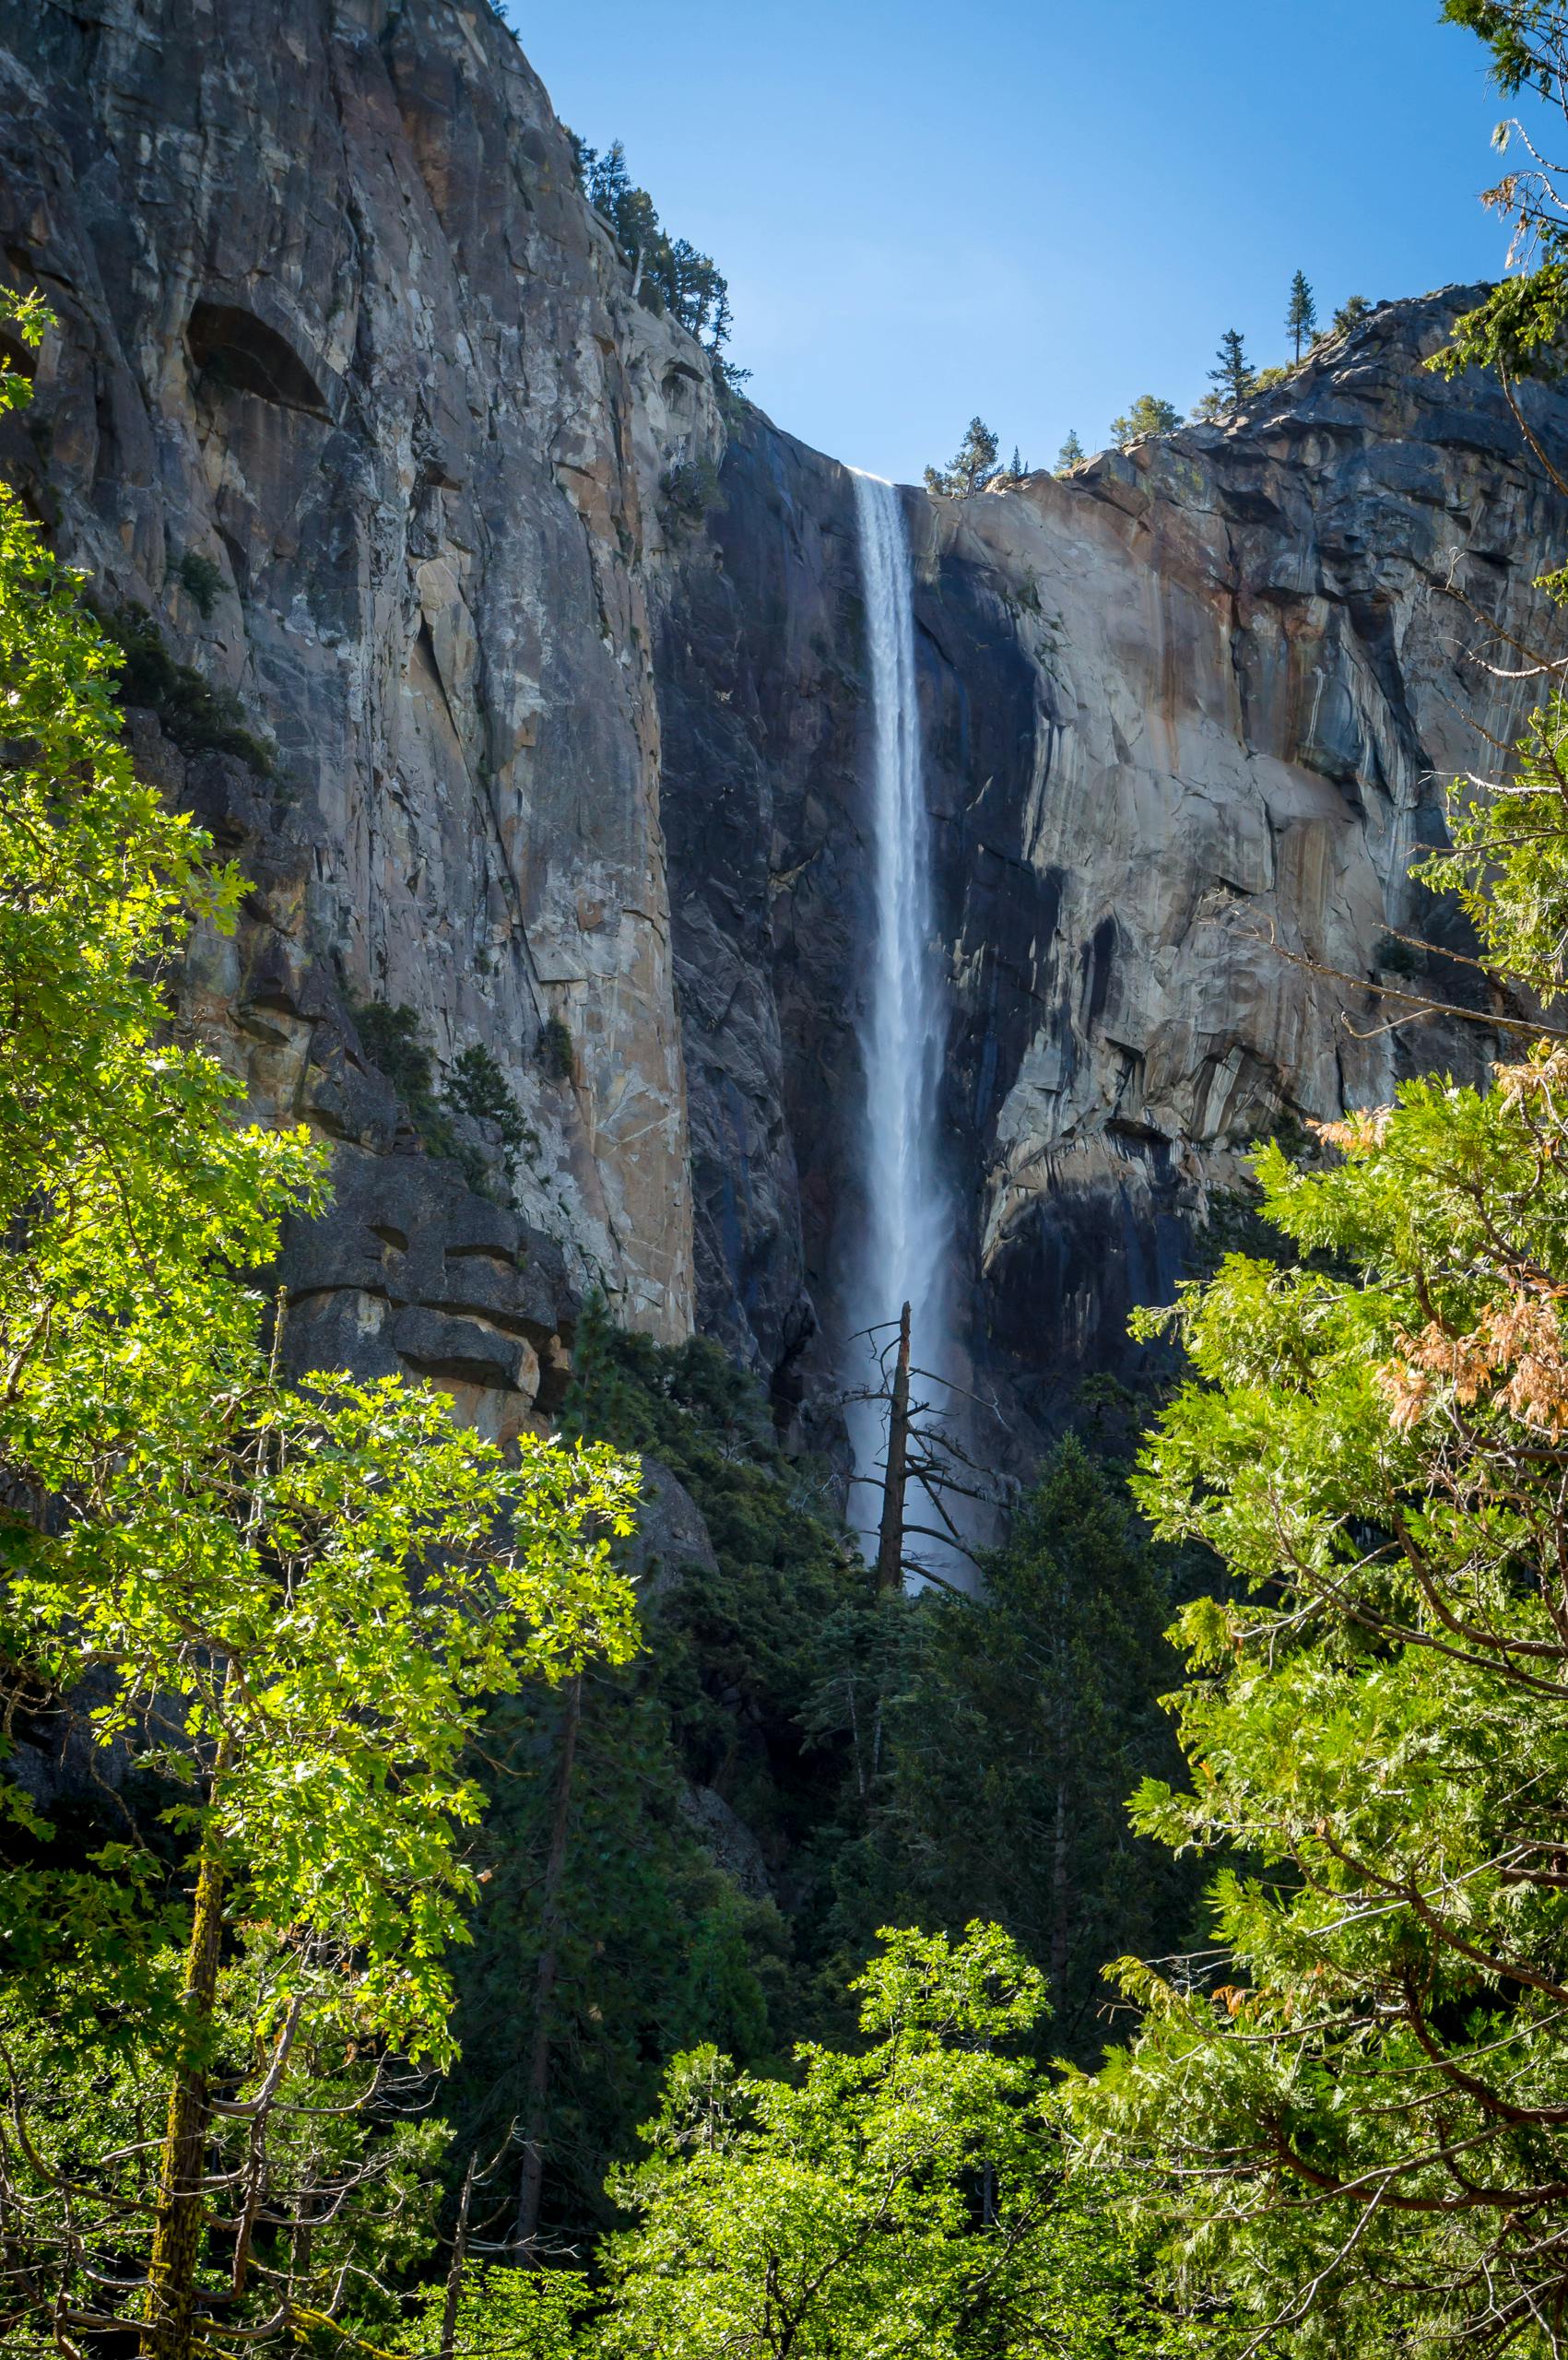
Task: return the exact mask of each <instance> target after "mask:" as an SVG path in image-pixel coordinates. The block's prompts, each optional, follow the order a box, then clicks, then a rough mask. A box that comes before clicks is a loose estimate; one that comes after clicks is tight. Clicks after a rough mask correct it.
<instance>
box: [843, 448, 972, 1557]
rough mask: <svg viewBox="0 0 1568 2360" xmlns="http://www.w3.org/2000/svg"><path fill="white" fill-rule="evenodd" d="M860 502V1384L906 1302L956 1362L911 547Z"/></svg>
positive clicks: (939, 1359)
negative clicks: (864, 778) (866, 740)
mask: <svg viewBox="0 0 1568 2360" xmlns="http://www.w3.org/2000/svg"><path fill="white" fill-rule="evenodd" d="M855 513H856V520H857V523H858V525H859V528H860V576H861V584H862V588H863V592H864V596H865V601H866V638H867V652H868V655H869V662H870V674H871V703H872V728H871V744H872V756H871V759H872V765H873V769H872V779H871V825H872V832H873V842H872V880H873V893H874V902H875V912H876V940H875V942H874V944H873V945H872V946H871V968H870V977H869V983H870V988H869V991H868V993H867V997H866V1001H865V1006H864V1011H863V1015H862V1020H861V1034H860V1046H861V1056H862V1060H863V1063H864V1066H865V1070H866V1105H865V1112H864V1118H863V1119H864V1125H865V1128H864V1135H863V1136H864V1141H865V1149H864V1161H863V1171H864V1175H865V1187H866V1230H865V1235H864V1237H863V1239H862V1240H861V1244H860V1250H859V1253H858V1255H857V1257H856V1262H855V1280H854V1282H853V1283H852V1284H851V1285H850V1286H849V1287H848V1289H847V1290H846V1292H847V1297H848V1309H849V1313H850V1325H851V1327H853V1328H856V1329H866V1328H874V1329H876V1330H877V1331H878V1332H877V1333H876V1335H875V1336H874V1337H873V1339H872V1346H868V1345H867V1341H866V1339H865V1338H864V1336H862V1337H860V1338H859V1339H857V1340H856V1341H855V1343H854V1344H852V1345H851V1347H850V1353H849V1365H848V1367H847V1369H846V1372H845V1374H846V1378H847V1381H848V1385H849V1387H850V1388H851V1389H853V1388H854V1387H855V1386H865V1385H866V1384H867V1382H868V1381H874V1380H875V1376H876V1366H875V1362H874V1360H873V1358H872V1347H874V1346H879V1345H884V1344H886V1343H887V1342H888V1340H889V1336H890V1333H896V1326H897V1321H898V1317H899V1313H900V1309H901V1306H902V1304H906V1303H907V1304H909V1306H910V1335H911V1340H912V1353H913V1359H914V1363H915V1365H916V1366H917V1367H918V1368H923V1369H926V1370H930V1371H933V1372H935V1373H936V1374H937V1375H939V1376H945V1375H950V1374H951V1373H952V1367H953V1352H952V1339H951V1336H950V1333H949V1305H948V1300H947V1282H946V1270H947V1260H948V1247H949V1233H950V1222H949V1206H948V1200H947V1192H946V1190H945V1189H944V1187H943V1186H942V1180H941V1169H940V1157H939V1154H938V1147H937V1090H938V1087H939V1084H940V1080H941V1073H942V1056H943V1046H944V1042H945V1039H946V1033H947V1017H946V1008H945V995H944V990H943V973H942V968H941V964H940V962H939V959H938V956H937V950H936V945H935V941H934V936H935V930H936V929H935V921H934V915H933V905H932V891H931V825H930V819H929V816H928V814H927V812H926V808H925V789H924V786H923V784H922V779H921V760H920V711H919V705H918V702H917V701H916V696H915V675H914V598H913V595H912V584H911V572H910V560H909V542H908V538H907V537H906V535H905V532H904V522H903V510H902V505H901V503H900V501H899V495H898V492H897V490H895V489H894V487H893V486H892V485H891V484H890V483H884V482H883V481H882V480H881V478H879V477H878V476H865V475H858V474H857V475H856V476H855ZM914 1392H915V1397H916V1398H917V1399H918V1398H925V1399H926V1400H930V1399H932V1398H933V1387H932V1386H930V1385H929V1384H922V1383H920V1382H919V1381H918V1380H917V1381H916V1384H915V1386H914ZM847 1414H848V1423H849V1436H850V1444H851V1446H852V1448H853V1450H854V1454H855V1473H856V1475H857V1476H860V1477H862V1478H869V1479H870V1480H869V1481H860V1482H857V1483H856V1484H855V1491H854V1495H853V1497H854V1505H853V1509H852V1516H853V1520H854V1522H855V1525H856V1526H857V1527H858V1528H859V1530H860V1534H861V1539H862V1542H863V1545H864V1546H865V1548H866V1550H867V1555H868V1556H870V1557H875V1555H876V1548H877V1524H878V1516H879V1515H880V1510H881V1502H880V1497H879V1494H878V1490H877V1488H876V1486H877V1483H878V1481H879V1479H880V1470H881V1466H882V1461H883V1454H884V1451H885V1449H886V1445H887V1411H886V1408H885V1406H884V1405H883V1404H882V1403H881V1402H878V1401H858V1402H857V1401H851V1402H850V1403H849V1405H848V1413H847ZM911 1507H912V1510H913V1509H914V1501H913V1500H912V1502H911ZM919 1521H921V1522H922V1523H925V1522H930V1521H932V1519H931V1518H930V1517H927V1516H921V1517H920V1518H919ZM927 1553H929V1554H932V1555H933V1557H934V1556H935V1553H936V1552H927Z"/></svg>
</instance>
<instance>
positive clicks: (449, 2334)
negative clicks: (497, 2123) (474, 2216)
mask: <svg viewBox="0 0 1568 2360" xmlns="http://www.w3.org/2000/svg"><path fill="white" fill-rule="evenodd" d="M478 2161H479V2158H478V2154H477V2152H476V2153H473V2154H471V2155H470V2156H469V2158H468V2168H467V2170H466V2172H465V2173H464V2175H463V2193H462V2195H461V2197H460V2198H459V2199H458V2202H457V2226H456V2227H455V2228H454V2230H453V2232H452V2267H451V2269H450V2270H449V2271H447V2273H446V2301H445V2303H444V2304H443V2305H442V2314H441V2360H453V2354H454V2353H455V2351H456V2349H457V2306H458V2304H459V2303H460V2302H461V2301H462V2299H463V2273H464V2271H465V2270H466V2268H467V2263H468V2215H469V2212H471V2210H472V2209H473V2203H474V2174H475V2171H476V2170H477V2166H478Z"/></svg>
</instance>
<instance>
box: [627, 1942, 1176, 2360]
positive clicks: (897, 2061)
mask: <svg viewBox="0 0 1568 2360" xmlns="http://www.w3.org/2000/svg"><path fill="white" fill-rule="evenodd" d="M882 1941H883V1948H882V1951H881V1953H879V1955H878V1956H877V1957H876V1958H875V1959H873V1961H872V1963H871V1965H869V1966H868V1967H867V1970H866V1972H865V1974H864V1975H863V1976H861V1977H860V1979H859V1981H858V1984H857V1985H856V1987H855V1988H857V1989H858V1990H859V1991H860V1992H861V1993H862V1994H863V1995H864V1997H863V2002H862V2007H861V2016H860V2030H861V2044H860V2046H859V2047H858V2048H857V2049H855V2051H853V2052H846V2051H838V2050H833V2049H829V2048H823V2047H804V2048H802V2049H801V2050H800V2051H799V2052H798V2058H797V2062H798V2068H799V2071H798V2074H797V2077H796V2079H795V2080H792V2081H774V2080H768V2079H764V2078H760V2077H758V2076H756V2075H750V2074H741V2073H737V2072H736V2071H735V2070H734V2068H733V2067H732V2066H731V2065H730V2063H729V2061H728V2059H725V2058H724V2057H721V2056H720V2055H719V2054H718V2053H717V2052H716V2051H715V2050H713V2049H712V2048H700V2049H696V2050H693V2051H691V2052H690V2054H689V2055H687V2056H685V2057H682V2058H680V2059H678V2060H677V2062H676V2064H675V2066H674V2067H673V2068H672V2070H671V2072H670V2076H669V2080H668V2083H667V2085H666V2094H665V2100H664V2104H663V2106H662V2108H661V2111H660V2113H659V2116H658V2118H657V2119H656V2120H655V2121H654V2123H652V2124H651V2125H650V2126H649V2128H648V2130H647V2131H646V2132H645V2134H644V2136H645V2138H646V2140H647V2142H648V2144H649V2147H650V2149H651V2151H652V2152H651V2153H650V2154H649V2156H648V2158H647V2160H646V2161H645V2162H643V2163H642V2164H640V2165H636V2166H635V2167H633V2168H631V2169H630V2170H628V2171H626V2172H625V2173H623V2174H622V2175H621V2177H620V2178H619V2182H618V2193H619V2196H620V2199H621V2201H622V2202H623V2203H624V2204H625V2205H626V2206H627V2207H628V2208H629V2209H630V2210H631V2211H632V2212H634V2213H635V2214H636V2215H637V2216H638V2218H637V2223H636V2225H635V2226H634V2227H633V2228H631V2229H630V2230H628V2231H627V2232H625V2233H624V2234H623V2235H621V2236H617V2237H615V2238H613V2239H611V2240H610V2242H609V2245H608V2248H607V2271H608V2277H609V2288H610V2296H611V2302H610V2308H609V2312H608V2315H607V2319H606V2320H605V2322H604V2324H603V2326H602V2328H601V2330H600V2335H601V2338H602V2342H601V2344H600V2346H599V2348H600V2349H601V2350H602V2351H603V2352H604V2353H605V2354H614V2355H617V2360H653V2355H654V2354H658V2355H659V2360H721V2355H723V2354H728V2353H738V2352H745V2353H748V2354H752V2355H755V2360H830V2356H831V2360H840V2355H848V2354H871V2353H875V2354H879V2355H882V2360H982V2355H984V2360H999V2356H1000V2355H1004V2354H1011V2355H1019V2360H1021V2356H1022V2355H1024V2354H1040V2355H1044V2354H1060V2353H1063V2352H1068V2351H1070V2352H1073V2353H1075V2354H1080V2355H1084V2360H1089V2356H1090V2355H1094V2354H1103V2355H1105V2360H1110V2355H1111V2354H1135V2353H1137V2352H1138V2351H1139V2350H1142V2349H1149V2348H1152V2346H1153V2336H1152V2333H1151V2330H1152V2328H1153V2326H1154V2325H1155V2321H1154V2319H1153V2315H1152V2313H1151V2312H1150V2311H1149V2307H1148V2305H1147V2302H1146V2299H1145V2295H1144V2291H1143V2285H1142V2279H1141V2272H1140V2267H1139V2262H1140V2256H1139V2253H1138V2248H1136V2247H1135V2246H1134V2244H1133V2243H1132V2241H1131V2239H1130V2238H1129V2237H1128V2236H1127V2234H1126V2231H1125V2230H1124V2228H1123V2226H1122V2224H1121V2222H1120V2220H1119V2218H1118V2216H1117V2213H1116V2212H1115V2210H1114V2203H1113V2201H1112V2200H1113V2197H1114V2192H1115V2191H1114V2188H1113V2187H1112V2185H1111V2183H1110V2182H1109V2181H1108V2180H1107V2179H1106V2178H1105V2177H1103V2176H1100V2175H1096V2174H1093V2173H1085V2174H1084V2175H1082V2176H1081V2177H1077V2178H1069V2177H1067V2176H1066V2175H1065V2173H1064V2169H1063V2164H1064V2152H1063V2145H1062V2141H1061V2135H1060V2128H1059V2125H1058V2122H1057V2119H1056V2113H1055V2104H1054V2101H1053V2098H1052V2095H1051V2091H1050V2086H1049V2083H1048V2082H1047V2081H1046V2079H1045V2078H1044V2077H1043V2074H1042V2071H1041V2069H1040V2067H1039V2065H1038V2063H1037V2062H1036V2061H1035V2060H1034V2059H1033V2057H1032V2054H1031V2051H1032V2047H1033V2045H1034V2042H1035V2039H1036V2036H1037V2032H1038V2027H1039V2025H1040V2023H1041V2020H1042V2018H1043V2013H1044V1988H1043V1979H1042V1977H1041V1976H1040V1975H1039V1973H1038V1972H1037V1971H1036V1970H1035V1969H1034V1968H1033V1967H1032V1966H1031V1965H1029V1964H1028V1963H1027V1961H1026V1960H1025V1959H1024V1957H1023V1956H1022V1954H1021V1953H1020V1952H1019V1951H1018V1950H1017V1949H1016V1948H1015V1946H1014V1945H1013V1944H1012V1943H1011V1942H1010V1941H1008V1939H1007V1938H1006V1936H1004V1935H1003V1934H1001V1933H1000V1932H999V1931H998V1930H997V1929H996V1928H994V1927H984V1926H979V1925H976V1926H973V1927H971V1928H970V1929H969V1930H968V1932H967V1934H966V1935H965V1936H964V1938H963V1940H962V1941H959V1942H957V1943H950V1942H949V1941H948V1940H947V1938H946V1937H945V1936H941V1935H925V1934H918V1933H911V1932H898V1933H894V1932H889V1933H887V1934H885V1935H884V1936H883V1938H882Z"/></svg>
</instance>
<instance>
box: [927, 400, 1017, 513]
mask: <svg viewBox="0 0 1568 2360" xmlns="http://www.w3.org/2000/svg"><path fill="white" fill-rule="evenodd" d="M1000 449H1001V445H1000V443H998V442H997V440H996V436H995V435H994V434H993V433H992V431H991V429H990V428H989V427H988V426H987V425H986V423H985V420H984V419H983V418H972V419H970V421H969V426H968V429H967V431H966V432H965V434H964V438H963V441H962V442H961V443H960V444H959V447H958V455H957V457H956V458H955V459H954V460H953V461H952V463H951V465H950V466H946V467H927V468H926V470H925V489H926V490H927V491H931V492H935V493H937V495H938V497H940V498H942V499H946V500H965V499H967V498H968V497H969V495H970V493H971V492H974V491H984V489H985V487H986V485H987V484H988V483H993V482H995V480H996V477H997V475H998V474H999V473H1000V469H999V468H998V466H997V464H996V456H997V453H998V452H999V450H1000Z"/></svg>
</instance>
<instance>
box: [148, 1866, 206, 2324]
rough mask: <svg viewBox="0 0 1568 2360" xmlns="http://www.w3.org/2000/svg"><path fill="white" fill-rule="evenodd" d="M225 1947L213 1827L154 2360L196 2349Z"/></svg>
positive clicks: (185, 2011) (171, 2148)
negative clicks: (213, 2058)
mask: <svg viewBox="0 0 1568 2360" xmlns="http://www.w3.org/2000/svg"><path fill="white" fill-rule="evenodd" d="M222 1941H223V1867H222V1863H221V1861H220V1860H219V1859H218V1851H217V1845H216V1841H215V1834H214V1831H213V1830H212V1828H211V1827H210V1826H209V1827H208V1829H207V1831H206V1834H205V1835H204V1836H203V1839H202V1851H201V1861H200V1866H199V1868H198V1870H197V1872H196V1898H195V1915H194V1917H193V1919H192V1923H191V1940H190V1944H189V1947H188V1949H187V1950H186V1953H185V1982H184V1989H183V1993H182V1995H181V2012H182V2017H183V2022H182V2024H181V2028H180V2045H179V2050H178V2055H177V2060H176V2063H175V2068H174V2081H173V2084H172V2086H171V2090H170V2093H169V2117H168V2123H167V2127H166V2129H165V2130H164V2134H163V2149H162V2153H161V2155H160V2156H159V2168H158V2212H157V2216H156V2219H155V2222H154V2226H153V2236H152V2261H151V2265H150V2268H149V2270H148V2273H147V2274H148V2278H149V2281H150V2283H149V2285H148V2288H147V2314H146V2322H145V2325H144V2327H143V2330H142V2338H141V2348H142V2351H143V2353H144V2354H146V2355H147V2360H192V2354H193V2353H194V2351H195V2343H196V2326H195V2307H196V2262H197V2259H198V2256H199V2253H200V2250H201V2235H202V2193H203V2189H202V2181H203V2171H202V2165H203V2159H204V2156H205V2153H206V2140H207V2131H208V2130H209V2128H210V2126H211V2122H212V2103H211V2096H210V2093H209V2091H208V2087H207V2049H208V2046H209V2043H210V2041H211V2037H212V2017H213V2009H214V2007H215V2005H216V2004H217V2000H218V1958H219V1953H220V1951H221V1947H222Z"/></svg>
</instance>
